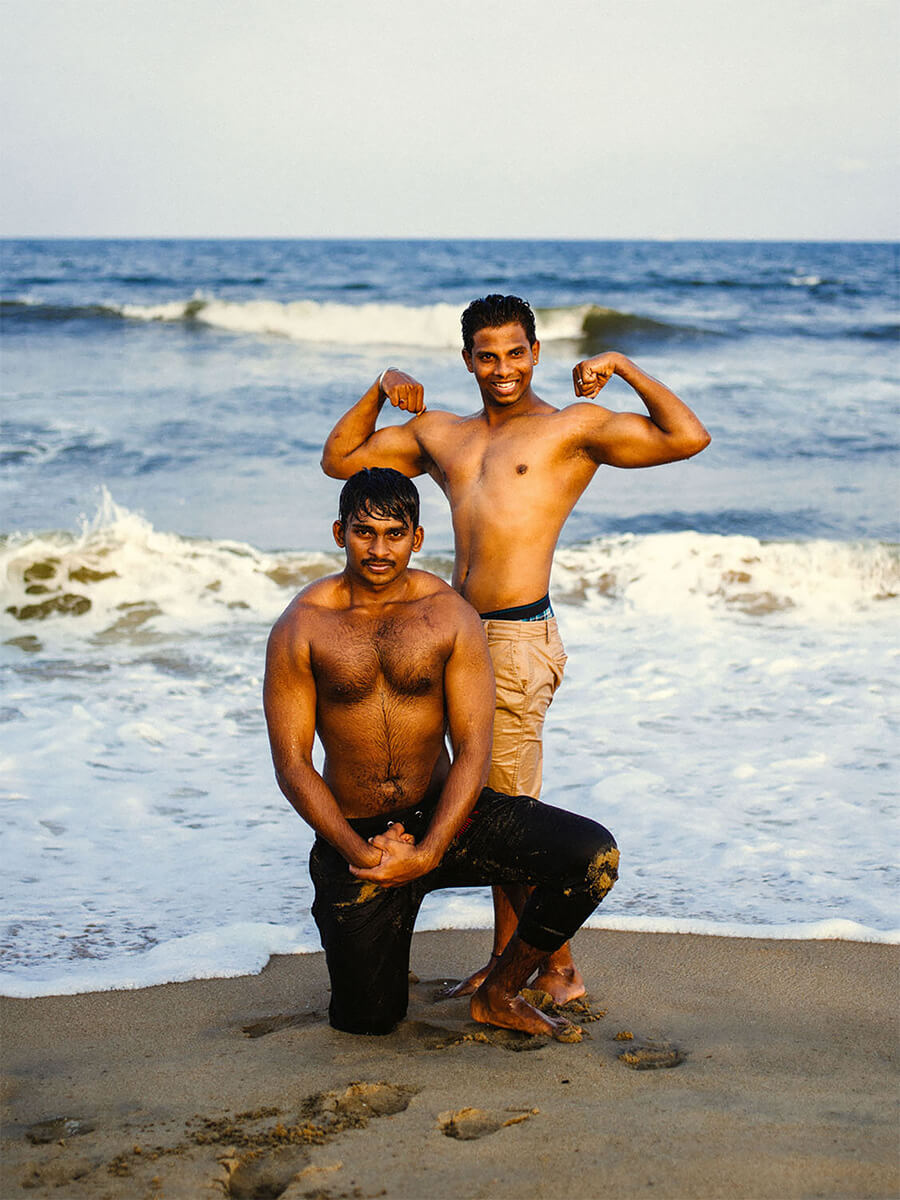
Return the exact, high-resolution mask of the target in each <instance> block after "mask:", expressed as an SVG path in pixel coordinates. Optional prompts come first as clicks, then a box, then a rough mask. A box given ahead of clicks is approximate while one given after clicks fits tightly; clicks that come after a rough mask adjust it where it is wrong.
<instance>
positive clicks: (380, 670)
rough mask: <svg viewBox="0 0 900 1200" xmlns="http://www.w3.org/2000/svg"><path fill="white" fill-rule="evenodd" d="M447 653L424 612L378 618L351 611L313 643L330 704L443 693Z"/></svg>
mask: <svg viewBox="0 0 900 1200" xmlns="http://www.w3.org/2000/svg"><path fill="white" fill-rule="evenodd" d="M446 659H447V650H446V648H445V647H444V645H443V639H442V638H441V637H440V636H439V634H438V633H437V631H435V630H434V629H433V628H432V626H431V625H430V623H429V621H428V618H427V615H425V614H422V615H419V616H416V617H413V618H410V617H381V618H380V619H377V620H373V619H370V618H367V617H365V618H361V617H358V616H356V615H354V614H348V615H347V616H345V617H341V618H338V619H335V620H334V621H333V622H329V626H328V628H327V629H326V630H325V631H323V635H322V636H321V637H319V638H317V639H316V641H315V643H314V644H313V646H312V666H313V673H314V675H315V678H316V687H317V691H318V695H319V701H320V703H322V702H323V701H324V702H326V703H329V704H359V703H363V702H365V701H367V700H371V699H378V700H383V698H384V697H385V696H390V697H394V698H395V699H404V698H405V699H407V700H413V699H416V698H421V699H424V698H426V697H428V696H431V695H434V694H442V692H443V681H444V664H445V662H446Z"/></svg>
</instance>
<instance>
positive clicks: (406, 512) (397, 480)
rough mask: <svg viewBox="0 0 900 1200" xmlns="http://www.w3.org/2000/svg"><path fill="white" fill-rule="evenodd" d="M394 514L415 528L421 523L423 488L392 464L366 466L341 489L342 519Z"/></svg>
mask: <svg viewBox="0 0 900 1200" xmlns="http://www.w3.org/2000/svg"><path fill="white" fill-rule="evenodd" d="M356 516H369V517H381V518H382V519H384V518H386V517H393V518H394V520H395V521H402V522H403V523H404V524H407V523H409V525H410V526H411V527H412V528H413V529H415V528H416V527H417V526H418V524H419V491H418V488H417V487H416V485H415V484H414V483H413V481H412V480H411V479H407V477H406V476H405V475H401V474H400V472H399V471H395V470H394V469H393V468H392V467H364V468H363V469H362V470H361V471H357V472H356V474H355V475H351V476H350V478H349V479H348V480H347V482H346V483H345V484H344V486H343V487H342V488H341V499H340V502H339V505H338V520H339V521H340V523H341V524H342V525H344V526H346V524H347V522H348V521H349V520H350V518H351V517H356Z"/></svg>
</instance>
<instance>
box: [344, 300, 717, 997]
mask: <svg viewBox="0 0 900 1200" xmlns="http://www.w3.org/2000/svg"><path fill="white" fill-rule="evenodd" d="M462 334H463V351H462V354H463V359H464V361H465V364H466V367H467V368H468V370H469V371H470V372H471V373H472V374H473V375H474V376H475V382H476V383H477V385H478V389H479V392H480V393H481V408H480V409H479V410H478V411H477V412H474V413H472V414H471V415H470V416H466V417H459V416H456V415H455V414H453V413H448V412H440V411H436V410H428V411H426V408H425V402H424V392H423V388H422V385H421V384H420V383H418V382H417V381H416V380H415V379H413V378H412V377H411V376H410V375H407V374H406V373H405V372H403V371H400V370H396V369H392V368H389V369H387V370H386V371H384V372H383V373H382V375H381V376H380V377H379V379H377V380H376V381H375V382H374V383H373V384H372V386H371V387H370V388H369V389H368V391H367V392H366V393H365V394H364V395H363V396H362V397H361V399H360V400H359V401H358V402H357V403H356V404H355V405H354V406H353V407H352V408H351V409H350V410H349V412H347V413H346V414H345V415H344V416H343V417H341V419H340V420H339V421H338V423H337V424H336V425H335V427H334V429H333V430H332V432H331V434H330V435H329V437H328V440H327V442H326V443H325V449H324V453H323V456H322V467H323V469H324V471H325V473H326V474H327V475H331V476H333V477H335V478H338V479H346V478H347V477H348V476H350V475H351V474H353V472H355V471H357V470H359V469H360V468H362V467H366V466H381V467H392V468H394V469H395V470H397V471H400V472H402V473H403V474H404V475H407V476H415V475H420V474H429V475H431V477H432V478H433V479H434V480H435V482H436V483H437V484H438V486H439V487H440V488H441V489H442V490H443V492H444V493H445V495H446V496H447V499H448V500H449V502H450V511H451V516H452V520H453V532H454V539H455V563H454V572H453V586H454V587H455V588H456V589H457V591H459V592H460V594H461V595H463V596H464V597H465V598H466V599H467V600H468V601H469V602H470V603H471V604H472V605H473V607H474V608H476V609H477V610H478V612H479V613H480V614H481V617H482V619H483V621H484V624H485V631H486V633H487V637H488V643H489V645H490V649H491V657H492V660H493V663H494V672H495V675H496V691H497V694H496V710H497V711H496V717H495V721H494V748H493V754H492V763H491V772H490V775H489V776H488V783H489V786H491V787H493V788H497V789H498V790H501V791H503V792H505V793H508V794H509V795H529V796H538V795H539V794H540V790H541V734H542V730H543V722H544V716H545V714H546V711H547V708H548V706H549V704H550V701H551V699H552V697H553V693H554V692H555V690H556V688H557V687H558V686H559V683H560V681H561V679H562V672H563V666H564V663H565V653H564V651H563V647H562V643H561V641H560V639H559V633H558V631H557V628H556V621H555V619H554V618H553V612H552V608H551V606H550V599H549V585H550V569H551V566H552V563H553V553H554V550H555V549H556V543H557V539H558V538H559V534H560V530H561V529H562V527H563V524H564V523H565V520H566V518H567V517H568V515H569V513H570V512H571V511H572V509H573V508H574V506H575V504H576V502H577V500H578V498H579V497H580V496H581V494H582V492H583V491H584V490H585V488H586V487H587V485H588V484H589V483H590V481H591V479H592V478H593V476H594V474H595V472H596V471H597V469H598V467H600V466H603V465H608V466H614V467H625V468H632V467H651V466H656V465H659V464H662V463H669V462H675V461H677V460H679V459H684V458H689V457H691V456H692V455H694V454H698V453H699V452H700V451H701V450H703V449H704V447H705V446H706V445H707V444H708V443H709V434H708V433H707V431H706V430H705V429H704V427H703V425H702V424H701V423H700V421H699V420H698V419H697V417H696V416H695V415H694V413H693V412H691V410H690V409H689V408H688V407H687V405H686V404H684V403H683V402H682V401H681V400H679V398H678V397H677V396H676V395H675V394H674V392H672V391H670V390H669V388H667V387H665V385H664V384H662V383H660V382H659V381H658V380H656V379H653V378H652V377H651V376H650V375H647V374H646V373H645V372H644V371H642V370H641V369H640V367H638V366H637V365H636V364H635V363H633V362H632V361H631V360H630V359H628V358H626V357H625V356H624V355H623V354H618V353H615V352H608V353H605V354H601V355H599V356H597V357H595V358H589V359H586V360H584V361H583V362H580V363H578V364H577V365H576V366H575V368H574V370H573V380H574V388H575V394H576V396H578V397H582V398H586V399H585V400H583V401H582V402H581V403H575V404H570V405H568V406H567V407H565V408H562V409H559V408H555V407H554V406H553V405H552V404H548V403H546V401H544V400H542V399H541V398H540V397H539V396H538V395H537V394H536V393H535V392H534V390H533V388H532V377H533V374H534V369H535V367H536V366H537V363H538V359H539V355H540V344H539V342H538V340H537V336H536V332H535V325H534V314H533V313H532V311H531V308H530V307H529V305H528V304H527V303H526V302H525V301H524V300H521V299H519V298H518V297H516V296H499V295H492V296H486V297H485V298H483V299H480V300H475V301H473V302H472V304H470V305H469V307H468V308H467V309H466V311H465V312H464V313H463V316H462ZM613 375H618V376H619V377H620V378H622V379H623V380H624V381H625V382H626V383H627V384H629V385H630V386H631V388H632V389H633V390H634V391H635V393H636V394H637V395H638V397H639V398H640V399H641V401H642V402H643V404H644V407H645V408H646V410H647V411H646V415H645V414H642V413H633V412H628V413H616V412H612V411H611V410H609V409H607V408H603V407H601V406H600V405H599V404H593V403H589V402H588V401H590V400H592V399H593V398H594V397H595V396H597V395H598V394H599V392H600V391H601V389H602V388H603V387H604V386H605V385H606V383H607V382H608V381H609V379H610V378H611V377H612V376H613ZM387 400H389V401H390V402H391V404H392V405H394V406H395V407H398V408H401V409H405V410H406V411H407V412H409V413H410V414H411V418H410V420H409V421H407V422H406V423H405V424H403V425H398V426H387V427H385V428H382V429H376V423H377V420H378V415H379V413H380V411H381V408H382V406H383V405H384V403H385V401H387ZM523 902H524V896H523V894H521V893H516V892H515V891H514V890H513V889H506V890H504V891H501V890H499V889H496V888H495V889H494V904H495V913H496V925H495V933H494V953H493V954H492V956H491V960H492V962H493V961H495V960H496V958H497V957H498V956H499V955H500V954H501V953H502V951H503V948H504V946H505V945H506V941H507V939H508V938H509V936H510V934H511V932H512V930H513V929H514V928H515V922H516V911H517V910H519V909H520V908H521V905H522V904H523ZM489 968H490V964H488V965H487V966H486V967H484V968H482V969H481V970H480V971H478V972H476V973H475V974H474V975H472V976H471V977H470V978H469V979H468V980H467V981H465V983H464V984H462V985H461V986H460V989H459V990H460V991H471V990H473V989H474V988H475V987H477V986H478V984H479V983H480V982H481V980H482V979H483V978H484V977H485V975H486V974H487V972H488V970H489ZM535 986H536V987H539V988H542V989H544V990H545V991H548V992H549V993H550V994H551V995H552V996H553V997H554V999H556V1000H557V1001H559V1002H564V1001H565V1000H568V999H572V998H573V997H575V996H578V995H581V994H582V993H583V991H584V983H583V980H582V979H581V976H580V974H579V973H578V971H577V970H576V968H575V966H574V963H573V962H572V958H571V954H570V952H569V949H568V947H567V946H564V947H562V948H561V949H560V951H559V952H558V953H557V954H555V955H553V956H552V957H551V958H549V959H548V960H547V961H546V962H545V963H543V964H542V966H541V969H540V973H539V975H538V978H537V979H536V980H535Z"/></svg>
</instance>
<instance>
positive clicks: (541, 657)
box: [484, 617, 566, 797]
mask: <svg viewBox="0 0 900 1200" xmlns="http://www.w3.org/2000/svg"><path fill="white" fill-rule="evenodd" d="M484 632H485V633H486V635H487V640H488V647H489V649H490V652H491V660H492V661H493V664H494V676H495V678H496V681H497V708H496V711H495V713H494V748H493V752H492V754H491V771H490V774H489V775H488V787H490V788H493V789H494V790H495V791H498V792H505V793H506V794H507V795H508V796H534V797H538V796H540V794H541V771H542V765H543V747H542V745H541V735H542V733H543V730H544V716H545V715H546V712H547V709H548V708H549V707H550V701H551V700H552V699H553V694H554V692H555V691H556V689H557V688H558V687H559V685H560V684H561V683H562V677H563V669H564V668H565V665H566V652H565V650H564V649H563V644H562V639H561V638H560V636H559V630H558V629H557V626H556V618H555V617H551V618H550V619H549V620H548V621H498V620H496V619H494V618H489V619H488V620H486V621H485V622H484Z"/></svg>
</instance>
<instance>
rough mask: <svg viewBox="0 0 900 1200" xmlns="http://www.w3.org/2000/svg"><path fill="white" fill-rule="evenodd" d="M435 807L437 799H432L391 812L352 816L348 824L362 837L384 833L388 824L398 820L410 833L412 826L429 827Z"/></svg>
mask: <svg viewBox="0 0 900 1200" xmlns="http://www.w3.org/2000/svg"><path fill="white" fill-rule="evenodd" d="M434 809H435V801H433V800H432V801H431V802H428V803H424V804H416V805H413V806H412V807H411V808H400V809H397V810H396V811H395V812H391V813H379V814H378V815H377V816H374V817H350V818H349V819H348V821H347V824H348V825H349V826H350V828H351V829H352V830H354V832H356V833H358V834H359V836H360V837H361V838H370V837H374V836H375V835H376V834H378V833H384V831H385V830H386V829H387V827H388V825H393V824H396V822H397V821H399V822H400V823H401V825H403V826H404V828H406V830H407V832H408V833H414V829H413V828H412V826H415V828H416V829H419V828H421V829H423V830H424V829H427V828H428V826H429V824H430V823H431V818H432V815H433V814H434Z"/></svg>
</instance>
